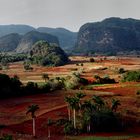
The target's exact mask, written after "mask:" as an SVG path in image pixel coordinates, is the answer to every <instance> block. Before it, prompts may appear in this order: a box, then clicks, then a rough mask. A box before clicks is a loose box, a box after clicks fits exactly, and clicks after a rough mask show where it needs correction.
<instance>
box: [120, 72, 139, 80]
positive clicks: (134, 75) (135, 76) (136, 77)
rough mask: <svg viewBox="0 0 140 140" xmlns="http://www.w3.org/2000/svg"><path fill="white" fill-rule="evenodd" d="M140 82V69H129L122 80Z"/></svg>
mask: <svg viewBox="0 0 140 140" xmlns="http://www.w3.org/2000/svg"><path fill="white" fill-rule="evenodd" d="M129 81H134V82H140V71H129V72H127V73H125V74H124V75H123V77H122V82H129Z"/></svg>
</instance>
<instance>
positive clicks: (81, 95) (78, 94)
mask: <svg viewBox="0 0 140 140" xmlns="http://www.w3.org/2000/svg"><path fill="white" fill-rule="evenodd" d="M85 96H86V94H84V93H82V92H77V93H76V98H78V99H79V113H80V112H81V110H80V109H81V99H82V98H84V97H85Z"/></svg>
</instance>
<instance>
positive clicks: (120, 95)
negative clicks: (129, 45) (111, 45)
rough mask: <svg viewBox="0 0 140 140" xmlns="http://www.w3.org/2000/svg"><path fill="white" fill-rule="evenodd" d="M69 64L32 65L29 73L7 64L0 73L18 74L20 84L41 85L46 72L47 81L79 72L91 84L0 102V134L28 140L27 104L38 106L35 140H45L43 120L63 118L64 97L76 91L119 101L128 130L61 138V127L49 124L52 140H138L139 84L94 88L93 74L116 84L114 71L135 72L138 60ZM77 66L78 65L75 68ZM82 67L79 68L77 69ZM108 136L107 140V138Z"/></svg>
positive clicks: (74, 61) (73, 59)
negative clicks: (0, 126)
mask: <svg viewBox="0 0 140 140" xmlns="http://www.w3.org/2000/svg"><path fill="white" fill-rule="evenodd" d="M70 59H71V62H70V63H69V64H67V65H65V66H60V67H41V66H36V65H33V71H25V70H24V69H23V64H22V63H13V64H10V66H9V69H7V70H1V71H0V73H4V74H8V75H10V76H13V75H15V74H16V75H18V76H19V78H20V80H21V81H22V82H23V83H27V82H29V81H33V82H37V83H38V84H40V83H44V79H42V74H43V73H47V74H48V75H49V77H50V78H53V77H57V76H62V77H65V76H67V75H69V74H71V73H73V72H77V71H83V72H82V74H81V76H82V77H84V78H86V79H88V80H89V82H90V83H91V84H90V85H88V87H86V88H84V89H76V90H57V91H52V92H49V93H44V94H38V95H30V96H24V97H17V98H13V99H3V100H1V101H0V125H4V126H5V127H4V128H3V129H0V133H1V134H3V133H9V134H13V135H14V136H15V137H16V138H17V139H19V140H31V139H34V138H32V120H31V117H30V116H28V115H26V111H27V107H28V106H29V105H31V104H38V105H39V107H40V109H39V110H38V111H37V114H36V115H37V118H36V126H37V128H36V131H37V132H36V133H37V138H36V139H38V140H43V139H44V140H45V139H47V136H48V126H47V121H48V119H49V118H51V119H53V120H58V119H61V118H67V117H68V112H67V104H66V103H65V101H64V98H65V96H66V95H71V94H73V95H74V94H75V93H77V92H79V91H81V92H84V93H85V94H86V95H87V96H86V97H85V98H90V97H92V96H93V95H100V96H101V97H103V98H105V99H107V100H109V99H112V98H114V97H115V98H117V99H119V100H120V102H121V106H119V108H118V110H119V112H121V114H122V117H123V119H124V121H129V120H130V123H131V124H130V125H131V126H132V127H130V128H128V129H127V130H126V132H124V133H122V132H120V133H119V132H118V133H115V134H113V133H108V134H106V135H105V134H103V133H99V134H93V135H94V136H90V137H89V136H79V137H65V136H64V134H63V127H60V126H57V125H53V126H51V127H50V129H51V139H52V140H63V139H68V140H90V139H95V140H96V139H97V140H98V139H100V140H102V139H103V140H107V139H109V140H117V139H120V140H121V139H122V140H123V139H125V140H138V139H140V95H136V92H137V91H138V90H140V82H126V83H121V82H119V83H115V84H103V85H94V84H92V82H93V81H94V75H95V74H98V75H100V76H104V75H109V76H110V77H111V78H115V80H116V81H120V78H121V75H120V74H118V73H117V72H116V70H117V69H118V68H124V69H125V70H139V69H140V58H130V57H120V58H116V57H107V58H106V59H105V60H102V61H101V59H100V58H95V62H92V63H91V62H89V57H70ZM77 64H78V65H77ZM81 64H83V66H81ZM109 136H110V138H108V137H109Z"/></svg>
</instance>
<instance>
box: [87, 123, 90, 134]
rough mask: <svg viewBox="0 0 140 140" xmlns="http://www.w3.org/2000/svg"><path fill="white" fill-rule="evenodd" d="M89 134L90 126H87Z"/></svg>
mask: <svg viewBox="0 0 140 140" xmlns="http://www.w3.org/2000/svg"><path fill="white" fill-rule="evenodd" d="M87 132H90V124H88V125H87Z"/></svg>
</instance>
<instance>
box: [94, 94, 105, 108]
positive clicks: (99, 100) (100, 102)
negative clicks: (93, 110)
mask: <svg viewBox="0 0 140 140" xmlns="http://www.w3.org/2000/svg"><path fill="white" fill-rule="evenodd" d="M92 99H93V101H94V102H95V104H96V106H97V108H98V110H100V109H101V108H102V107H103V106H104V105H105V103H104V101H103V100H102V98H101V97H99V96H96V95H94V96H93V97H92Z"/></svg>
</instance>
